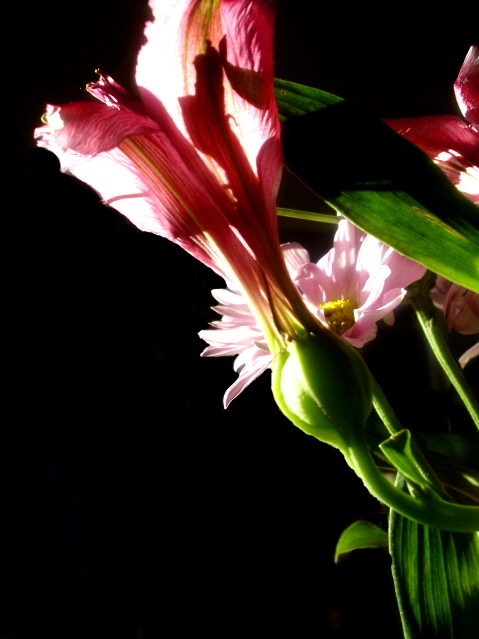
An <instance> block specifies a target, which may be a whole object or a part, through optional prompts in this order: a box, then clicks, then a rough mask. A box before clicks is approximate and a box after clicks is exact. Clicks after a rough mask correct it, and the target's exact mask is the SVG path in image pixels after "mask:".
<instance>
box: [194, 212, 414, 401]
mask: <svg viewBox="0 0 479 639" xmlns="http://www.w3.org/2000/svg"><path fill="white" fill-rule="evenodd" d="M281 248H282V250H283V254H284V256H285V260H286V265H287V267H288V271H289V274H290V276H291V278H292V279H293V281H294V282H295V284H296V285H297V286H298V288H299V289H300V290H301V292H302V295H303V299H304V301H305V303H306V305H307V307H308V308H309V309H310V311H311V313H312V314H313V315H315V316H316V317H317V319H318V320H319V321H320V322H321V324H322V325H323V326H325V327H326V328H328V329H330V330H332V331H333V332H334V333H336V335H339V336H340V337H341V338H342V339H344V340H345V341H347V342H349V343H350V344H351V345H352V346H355V347H356V348H361V347H362V346H364V344H365V343H366V342H369V341H371V340H372V339H374V338H375V336H376V333H377V322H378V321H379V320H380V319H384V321H385V322H386V323H388V324H392V323H393V322H394V315H393V310H394V309H395V308H396V307H397V306H398V305H399V304H400V303H401V301H402V300H403V299H404V296H405V294H406V290H405V288H404V287H406V286H408V285H409V284H410V283H411V282H414V281H416V280H418V279H420V278H421V277H422V276H423V275H424V273H425V271H426V268H425V267H424V266H422V265H421V264H418V263H417V262H414V261H413V260H410V259H409V258H407V257H403V256H402V255H399V253H397V252H396V251H394V250H393V249H392V248H390V247H389V246H387V245H386V244H384V243H383V242H380V241H379V240H377V239H376V238H374V237H372V236H370V235H367V234H366V233H364V232H363V231H361V230H360V229H358V228H357V227H355V226H354V225H353V224H352V223H351V222H349V221H348V220H346V219H341V220H340V222H339V226H338V231H337V232H336V235H335V238H334V247H333V248H332V249H331V250H330V251H329V252H328V253H327V254H326V255H325V256H324V257H323V258H321V259H320V260H319V262H318V263H317V264H314V263H312V262H310V259H309V254H308V251H307V250H306V249H304V248H303V247H302V246H300V245H299V244H296V243H291V244H283V245H282V247H281ZM213 295H214V297H215V298H216V299H217V300H218V301H219V302H220V304H221V305H220V306H216V307H215V308H214V310H215V311H216V312H218V313H219V314H221V315H223V317H222V319H221V320H219V321H216V322H213V323H212V324H211V325H212V326H213V327H214V329H213V330H203V331H201V332H200V333H199V335H200V337H201V338H202V339H204V340H205V341H206V342H208V343H209V344H210V346H208V347H207V348H206V349H205V350H204V351H203V353H202V355H203V356H206V357H213V356H220V355H238V357H237V358H236V360H235V364H234V369H235V371H236V372H238V374H239V377H238V379H237V380H236V382H235V383H234V384H233V385H232V386H230V388H229V389H228V390H227V391H226V394H225V396H224V403H225V406H227V405H228V403H229V402H231V400H232V399H234V397H236V396H237V395H238V394H239V393H240V392H241V391H242V390H243V389H244V388H245V387H246V386H247V385H248V384H250V383H251V382H252V381H253V380H254V379H256V378H257V377H258V376H259V375H260V374H261V373H262V372H263V371H265V370H266V369H267V368H270V366H271V363H272V359H273V357H272V355H271V353H270V352H269V350H268V346H267V343H266V342H265V340H264V337H263V335H262V333H261V329H260V327H259V326H258V324H257V323H256V321H255V319H254V317H253V315H252V314H251V312H250V311H249V309H248V306H247V305H246V304H245V301H244V299H243V298H242V296H241V294H240V293H239V292H238V291H234V290H231V289H230V290H215V291H213Z"/></svg>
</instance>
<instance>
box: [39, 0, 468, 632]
mask: <svg viewBox="0 0 479 639" xmlns="http://www.w3.org/2000/svg"><path fill="white" fill-rule="evenodd" d="M150 6H151V9H152V11H153V14H154V22H150V23H148V24H147V27H146V33H145V35H146V38H147V43H146V44H145V45H144V46H143V48H142V49H141V51H140V53H139V58H138V66H137V74H136V80H137V83H138V97H132V96H131V95H129V94H128V93H127V92H126V91H125V90H124V89H123V88H122V87H121V86H120V85H119V84H117V83H116V82H115V81H114V80H113V79H112V78H110V77H108V76H106V75H103V74H100V77H99V80H98V81H96V82H94V83H91V84H90V85H89V86H88V91H89V92H90V93H91V94H92V95H93V96H94V97H95V98H97V99H98V101H97V102H86V101H85V102H77V103H70V104H64V105H62V106H52V105H49V106H48V107H47V114H46V119H45V126H43V127H40V128H39V129H37V131H36V137H37V140H38V144H39V145H41V146H44V147H46V148H48V149H50V150H52V151H54V152H55V153H56V154H57V155H58V156H59V158H60V159H61V163H62V169H63V170H64V171H70V172H72V173H73V174H74V175H76V176H77V177H79V178H80V179H81V180H84V181H85V182H87V183H89V184H91V185H92V186H93V187H94V188H95V189H97V191H98V192H99V193H101V196H102V198H103V200H104V201H105V202H106V203H108V204H112V205H113V206H114V207H115V208H117V209H118V210H119V211H120V212H121V213H123V214H124V215H125V216H126V217H128V218H129V219H130V220H131V221H132V222H133V223H134V224H135V225H136V226H138V227H139V228H140V229H142V230H145V231H150V232H153V233H157V234H159V235H161V236H164V237H166V238H168V239H170V240H172V241H173V242H176V243H178V244H179V245H180V246H182V247H183V248H184V249H186V251H188V252H189V253H191V254H192V255H193V256H194V257H196V258H197V259H198V260H200V261H201V262H203V263H204V264H206V265H207V266H208V267H210V268H211V269H213V270H214V271H215V272H216V273H217V274H219V275H220V276H221V277H222V278H223V279H224V281H225V288H223V289H216V290H214V291H213V295H214V297H215V298H216V300H217V301H218V303H219V305H218V306H216V307H215V311H216V312H217V313H218V315H219V316H221V317H220V319H218V320H216V321H214V322H212V327H211V328H209V329H205V330H202V331H201V333H200V336H201V338H202V339H203V340H205V341H206V342H207V343H208V346H207V347H206V349H205V350H204V352H203V355H204V356H209V357H215V356H226V355H229V356H236V359H235V362H234V368H235V371H236V372H237V373H238V378H237V380H236V381H235V383H234V384H233V385H232V386H231V387H230V388H228V389H227V390H226V393H225V396H224V405H225V408H226V407H227V406H228V404H229V403H230V402H231V401H232V400H233V399H234V398H235V397H237V396H238V394H239V393H241V392H242V391H244V389H245V388H246V387H247V386H248V385H249V384H250V383H252V382H253V380H255V379H256V378H257V377H258V376H259V375H261V374H262V373H263V372H264V371H265V370H267V369H271V370H272V392H273V396H274V399H275V401H276V403H277V405H278V407H279V409H280V410H281V411H282V412H283V413H284V415H286V417H287V418H288V419H289V420H290V421H291V422H292V423H293V424H294V425H295V426H297V427H298V428H300V429H301V430H302V431H304V432H305V433H306V434H308V435H311V436H313V437H314V438H316V439H318V440H320V441H321V442H325V443H327V444H330V445H331V446H334V447H335V448H337V449H339V451H341V453H342V454H343V456H344V459H345V461H346V463H347V464H348V465H349V466H350V467H351V468H352V469H353V470H354V471H355V472H356V474H357V475H358V476H359V477H360V478H361V479H362V481H363V482H364V485H365V486H366V488H367V489H368V490H369V491H370V492H371V493H372V494H373V495H374V496H376V497H377V498H378V499H379V500H381V501H382V502H383V503H384V504H385V505H386V506H388V507H389V508H390V516H389V534H388V535H386V533H385V532H384V531H382V530H381V529H379V528H377V527H375V526H373V525H372V524H371V523H370V522H355V523H354V524H352V526H351V527H349V528H348V529H347V530H346V531H345V532H344V533H343V535H342V536H341V538H340V540H339V542H338V547H337V555H341V554H344V553H346V552H349V551H351V550H353V549H357V548H364V547H376V546H379V547H383V546H388V548H389V552H390V554H391V557H392V570H393V577H394V583H395V588H396V594H397V598H398V604H399V608H400V612H401V618H402V622H403V630H404V635H405V636H406V637H426V636H441V637H458V636H460V637H461V638H464V637H473V636H474V637H475V636H476V635H477V631H478V621H477V613H476V607H477V603H478V600H479V545H478V544H479V540H478V537H477V531H479V506H478V504H477V502H478V501H479V493H478V491H477V486H478V479H479V469H478V467H477V459H475V458H474V456H473V455H472V454H471V449H473V447H474V446H476V445H477V428H478V427H479V408H478V403H477V399H476V397H475V396H474V394H473V392H472V391H471V389H470V388H469V387H468V384H467V383H466V380H465V377H464V374H463V368H464V367H465V366H467V365H468V363H469V362H470V360H471V359H472V358H474V356H477V355H478V354H479V344H477V343H476V344H473V345H472V346H471V347H470V348H469V349H468V350H467V351H466V352H465V353H464V354H463V355H462V357H460V359H459V361H457V360H456V359H455V358H454V357H453V356H452V355H451V352H450V350H449V347H448V339H447V334H446V333H445V331H444V327H445V326H447V329H449V330H451V331H457V332H459V333H463V334H466V335H474V334H475V333H478V332H479V210H478V208H477V205H478V204H479V49H478V47H475V46H472V47H471V49H470V51H469V53H468V55H467V57H466V59H465V61H464V64H463V66H462V68H461V69H460V72H459V75H458V78H457V81H456V83H455V85H454V89H455V92H456V96H457V101H458V105H459V108H460V110H461V112H462V114H463V118H460V117H458V116H455V115H445V116H432V117H423V118H409V119H401V120H391V121H388V122H386V123H384V122H381V121H379V120H376V119H375V118H373V117H371V116H368V115H366V114H364V113H362V112H360V111H359V110H357V109H356V108H355V107H354V106H352V105H351V104H348V103H347V102H346V101H344V100H342V99H341V98H339V97H337V96H335V95H331V94H329V93H325V92H324V91H321V90H318V89H314V88H310V87H305V86H302V85H298V84H294V83H291V82H286V81H282V80H275V79H274V73H273V56H272V37H273V23H274V3H273V2H271V1H269V0H171V1H170V2H165V1H164V0H163V1H161V0H150ZM160 60H161V65H159V64H158V61H160ZM316 148H321V150H322V151H321V155H320V156H319V157H318V155H317V154H316V153H315V149H316ZM283 162H284V163H285V165H286V166H287V167H288V169H289V170H291V171H292V172H293V173H295V174H296V175H297V176H298V177H299V178H300V179H301V180H302V181H303V182H304V183H305V184H307V185H308V187H309V188H310V189H311V190H313V191H314V192H315V193H316V194H317V195H318V196H319V197H321V198H322V199H323V200H324V201H325V202H327V203H328V204H329V205H330V206H331V207H332V208H333V209H335V211H336V212H337V215H329V216H328V215H319V214H313V213H308V212H304V211H297V210H290V209H288V210H286V209H277V207H276V197H277V191H278V187H279V184H280V180H281V172H282V166H283ZM278 215H283V216H290V217H297V218H306V219H310V220H314V221H316V222H317V223H318V225H321V224H328V225H331V224H335V225H337V231H336V234H335V237H334V244H333V246H332V248H331V249H330V250H329V252H327V254H326V255H324V256H323V257H322V258H321V259H320V260H319V261H318V262H314V261H311V259H310V256H309V253H308V251H307V250H306V249H305V248H303V247H302V246H301V245H300V244H298V243H294V242H293V243H288V244H283V245H280V243H279V239H278V222H277V216H278ZM401 302H408V303H410V304H411V305H412V306H413V308H414V309H415V312H416V315H417V319H418V322H419V325H420V326H421V328H422V330H423V331H424V334H425V336H426V338H427V340H428V342H429V344H430V346H431V349H432V352H433V354H434V356H435V358H436V359H437V362H438V365H439V366H440V367H441V368H442V369H443V371H444V372H445V374H446V375H447V377H448V378H449V380H450V383H451V384H452V386H453V387H454V389H455V391H456V392H457V394H458V395H459V397H460V398H461V400H462V402H463V403H464V405H465V407H466V409H467V411H468V413H469V415H470V423H468V424H467V426H466V428H465V429H464V428H463V426H462V425H456V424H454V423H451V425H450V432H448V433H440V434H437V436H435V437H434V436H431V437H429V438H428V437H423V436H421V435H420V434H418V433H415V432H413V430H412V429H411V428H410V427H409V425H408V424H407V423H404V424H401V423H400V422H399V420H398V418H397V417H396V415H395V414H394V412H393V410H392V408H391V406H390V404H389V402H388V399H387V398H386V396H385V394H384V393H383V391H382V390H381V387H380V384H379V382H380V380H379V381H378V380H376V379H375V378H374V377H373V375H372V373H371V371H370V370H369V369H368V367H367V365H366V363H365V360H364V358H363V356H362V354H361V353H362V350H363V348H364V347H365V345H367V343H368V342H370V341H372V340H374V339H375V337H376V333H377V331H378V322H379V320H384V322H385V323H386V324H392V323H393V322H394V309H395V308H396V307H397V306H398V305H399V304H400V303H401ZM366 348H367V346H366ZM474 426H475V428H474ZM384 470H387V471H389V473H391V472H393V473H394V476H395V482H394V483H392V482H391V481H390V479H389V478H388V477H386V476H385V474H384V473H383V471H384ZM418 593H421V596H420V597H419V596H418Z"/></svg>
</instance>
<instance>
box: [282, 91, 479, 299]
mask: <svg viewBox="0 0 479 639" xmlns="http://www.w3.org/2000/svg"><path fill="white" fill-rule="evenodd" d="M275 87H276V88H275V93H276V99H277V103H278V108H279V112H280V115H281V117H282V119H283V149H284V155H285V163H286V166H287V167H288V168H289V169H290V170H291V171H292V172H293V173H294V174H296V175H297V176H298V177H299V178H300V179H301V180H302V181H303V182H304V183H305V184H307V186H308V187H309V188H311V189H312V190H313V191H315V192H316V193H317V194H318V195H320V196H321V197H322V198H323V199H324V200H325V201H326V202H327V203H328V204H330V205H331V206H332V207H333V208H335V209H336V210H337V211H338V212H340V213H342V214H343V215H344V216H345V217H347V218H348V219H350V220H351V221H352V222H354V224H356V225H357V226H359V227H360V228H362V229H363V230H364V231H366V232H368V233H371V234H372V235H374V236H376V237H378V238H379V239H381V240H382V241H384V242H385V243H386V244H388V245H390V246H392V247H393V248H395V249H396V250H397V251H399V252H400V253H402V254H403V255H406V256H407V257H410V258H412V259H415V260H417V261H419V262H421V263H422V264H425V265H426V266H427V267H428V268H429V269H431V270H432V271H434V272H436V273H440V274H441V275H443V276H445V277H447V278H448V279H450V280H453V281H455V282H458V283H459V284H462V285H463V286H466V287H467V288H470V289H471V290H474V291H477V292H479V208H478V207H476V206H475V205H474V204H473V203H472V202H471V201H469V200H468V199H467V198H466V197H465V196H463V195H462V194H461V193H460V192H459V191H458V190H457V189H456V188H455V187H454V186H453V185H452V183H451V182H450V181H449V180H448V179H447V178H446V176H445V175H444V174H443V173H442V171H440V170H439V169H438V168H437V167H436V166H435V164H434V163H433V162H432V160H430V159H429V158H428V157H427V156H426V155H425V154H424V153H423V152H422V151H421V150H419V149H418V148H416V147H415V146H414V145H413V144H411V143H409V142H408V141H407V140H404V139H403V138H401V136H399V135H397V134H396V133H395V132H393V131H392V130H390V129H389V127H387V126H386V125H385V124H384V123H383V122H381V121H380V120H379V119H377V118H375V117H372V116H370V115H368V114H366V113H364V112H362V111H361V110H360V109H358V108H357V107H355V106H354V105H352V104H350V103H348V102H346V101H344V100H341V98H338V97H336V96H332V95H331V94H328V93H325V92H324V91H319V90H317V89H312V88H310V87H303V86H301V85H297V84H294V83H291V82H285V81H282V80H276V82H275Z"/></svg>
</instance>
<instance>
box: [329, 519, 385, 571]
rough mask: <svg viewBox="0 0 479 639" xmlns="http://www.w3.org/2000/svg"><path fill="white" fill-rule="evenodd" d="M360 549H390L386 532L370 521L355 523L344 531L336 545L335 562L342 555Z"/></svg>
mask: <svg viewBox="0 0 479 639" xmlns="http://www.w3.org/2000/svg"><path fill="white" fill-rule="evenodd" d="M360 548H384V549H385V550H387V549H388V535H387V533H386V532H384V530H382V529H381V528H379V527H378V526H375V525H374V524H372V523H371V522H369V521H355V522H354V523H353V524H351V525H350V526H348V528H346V530H344V531H343V533H342V534H341V537H340V538H339V540H338V543H337V544H336V551H335V553H334V561H335V562H336V563H337V562H338V559H339V557H340V556H341V555H345V554H346V553H348V552H351V551H352V550H358V549H360Z"/></svg>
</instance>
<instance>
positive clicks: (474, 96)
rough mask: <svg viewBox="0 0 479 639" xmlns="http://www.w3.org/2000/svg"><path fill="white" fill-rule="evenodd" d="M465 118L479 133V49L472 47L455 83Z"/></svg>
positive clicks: (457, 97)
mask: <svg viewBox="0 0 479 639" xmlns="http://www.w3.org/2000/svg"><path fill="white" fill-rule="evenodd" d="M454 91H455V93H456V99H457V103H458V105H459V108H460V109H461V112H462V114H463V116H464V117H465V118H466V120H467V121H468V122H470V123H471V124H472V126H473V127H474V128H475V129H476V131H479V47H478V46H472V47H471V48H470V49H469V51H468V53H467V56H466V59H465V60H464V63H463V65H462V67H461V70H460V71H459V75H458V76H457V80H456V81H455V83H454Z"/></svg>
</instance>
